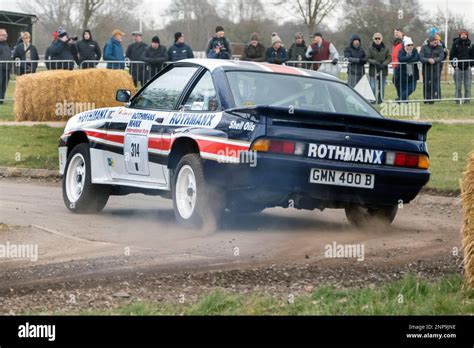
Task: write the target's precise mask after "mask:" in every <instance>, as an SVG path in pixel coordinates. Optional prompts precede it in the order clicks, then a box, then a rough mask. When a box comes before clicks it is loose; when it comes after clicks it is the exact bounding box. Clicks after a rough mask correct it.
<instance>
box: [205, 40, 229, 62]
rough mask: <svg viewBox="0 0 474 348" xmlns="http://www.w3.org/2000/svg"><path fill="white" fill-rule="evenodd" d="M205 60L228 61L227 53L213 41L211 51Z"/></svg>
mask: <svg viewBox="0 0 474 348" xmlns="http://www.w3.org/2000/svg"><path fill="white" fill-rule="evenodd" d="M207 58H210V59H230V56H229V52H228V51H227V49H226V48H225V47H224V46H222V45H220V43H219V42H218V41H214V43H213V44H212V49H211V50H210V51H209V53H208V54H207Z"/></svg>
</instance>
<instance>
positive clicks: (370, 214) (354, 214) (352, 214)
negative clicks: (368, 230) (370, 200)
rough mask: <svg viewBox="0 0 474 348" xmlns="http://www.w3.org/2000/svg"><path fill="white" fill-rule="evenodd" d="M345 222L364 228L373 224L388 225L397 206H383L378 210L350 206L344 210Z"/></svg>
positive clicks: (393, 217)
mask: <svg viewBox="0 0 474 348" xmlns="http://www.w3.org/2000/svg"><path fill="white" fill-rule="evenodd" d="M345 211H346V217H347V220H349V223H350V224H351V225H353V226H356V227H366V226H370V225H371V224H373V223H377V222H378V223H382V224H384V225H387V226H388V225H390V224H391V223H392V222H393V220H394V219H395V216H396V215H397V212H398V205H392V206H383V207H378V208H366V207H362V206H360V205H352V206H350V207H346V208H345Z"/></svg>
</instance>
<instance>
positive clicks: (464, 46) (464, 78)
mask: <svg viewBox="0 0 474 348" xmlns="http://www.w3.org/2000/svg"><path fill="white" fill-rule="evenodd" d="M449 60H452V61H453V62H451V64H452V65H453V67H454V83H455V84H456V94H455V97H456V98H457V99H458V100H456V103H459V104H462V103H463V95H462V85H463V83H464V103H465V104H468V103H469V102H470V100H469V99H470V98H471V81H472V73H471V66H474V46H473V45H472V43H471V40H470V39H469V33H468V31H467V30H466V29H462V30H461V31H460V32H459V36H458V37H457V38H455V39H454V40H453V45H452V47H451V53H450V55H449ZM467 60H472V61H471V62H467ZM463 61H464V62H463Z"/></svg>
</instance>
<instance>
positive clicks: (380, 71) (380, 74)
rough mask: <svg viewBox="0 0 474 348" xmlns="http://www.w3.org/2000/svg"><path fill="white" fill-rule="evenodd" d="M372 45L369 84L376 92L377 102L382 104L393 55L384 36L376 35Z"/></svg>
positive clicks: (373, 37)
mask: <svg viewBox="0 0 474 348" xmlns="http://www.w3.org/2000/svg"><path fill="white" fill-rule="evenodd" d="M372 39H373V42H372V45H370V46H369V48H368V49H367V62H368V63H369V82H370V87H371V88H372V92H374V95H375V99H376V102H377V103H378V104H380V103H381V102H382V101H383V99H384V92H385V84H386V82H387V75H388V65H389V64H390V61H391V55H390V51H389V49H388V47H386V46H385V44H384V43H383V36H382V34H380V33H375V34H374V35H373V36H372Z"/></svg>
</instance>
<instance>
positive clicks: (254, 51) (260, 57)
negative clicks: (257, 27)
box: [242, 33, 265, 62]
mask: <svg viewBox="0 0 474 348" xmlns="http://www.w3.org/2000/svg"><path fill="white" fill-rule="evenodd" d="M242 60H248V61H251V62H264V61H265V46H263V45H262V44H261V43H260V38H259V36H258V34H257V33H252V35H250V42H249V43H248V44H247V45H245V47H244V50H243V52H242Z"/></svg>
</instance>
